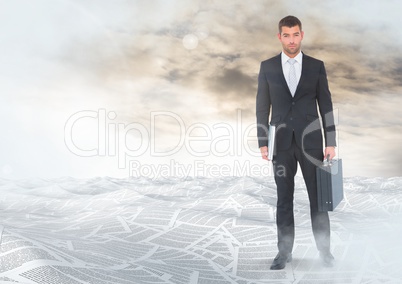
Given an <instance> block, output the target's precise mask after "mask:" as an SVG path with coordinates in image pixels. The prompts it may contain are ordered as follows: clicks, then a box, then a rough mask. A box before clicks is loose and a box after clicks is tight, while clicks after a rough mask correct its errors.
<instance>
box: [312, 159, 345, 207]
mask: <svg viewBox="0 0 402 284" xmlns="http://www.w3.org/2000/svg"><path fill="white" fill-rule="evenodd" d="M317 191H318V192H317V195H318V211H333V210H334V209H335V207H336V206H338V204H339V203H340V202H341V201H342V199H343V176H342V160H341V159H339V160H332V161H329V160H328V159H327V160H326V161H325V162H324V163H323V164H322V165H321V166H319V167H317Z"/></svg>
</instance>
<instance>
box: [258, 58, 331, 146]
mask: <svg viewBox="0 0 402 284" xmlns="http://www.w3.org/2000/svg"><path fill="white" fill-rule="evenodd" d="M317 105H318V107H319V112H320V115H321V118H322V125H323V130H324V136H325V146H335V145H336V143H335V125H334V118H333V113H332V110H333V109H332V101H331V93H330V91H329V88H328V81H327V74H326V71H325V67H324V63H323V62H322V61H320V60H317V59H315V58H313V57H310V56H307V55H305V54H304V53H303V62H302V72H301V77H300V81H299V84H298V86H297V89H296V92H295V95H294V97H292V95H291V93H290V90H289V88H288V85H287V83H286V80H285V77H284V75H283V71H282V63H281V54H279V55H277V56H275V57H272V58H271V59H268V60H266V61H263V62H262V63H261V68H260V73H259V76H258V91H257V110H256V114H257V135H258V145H259V147H263V146H267V145H268V118H269V115H270V114H271V122H270V123H271V124H272V125H275V126H276V139H275V140H276V149H277V150H286V149H288V148H289V147H290V146H291V143H292V138H293V133H294V136H295V140H296V143H297V145H298V146H299V147H301V148H303V149H322V148H323V138H322V131H321V125H320V122H319V116H318V111H317ZM271 107H272V113H271Z"/></svg>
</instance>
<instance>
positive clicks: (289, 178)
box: [273, 135, 330, 253]
mask: <svg viewBox="0 0 402 284" xmlns="http://www.w3.org/2000/svg"><path fill="white" fill-rule="evenodd" d="M305 151H306V152H307V153H308V154H309V155H310V156H312V157H314V158H315V159H317V160H320V161H322V160H323V156H324V155H323V151H322V150H317V149H316V150H305ZM297 163H299V165H300V168H301V171H302V174H303V178H304V181H305V184H306V188H307V193H308V198H309V202H310V217H311V225H312V229H313V235H314V239H315V242H316V246H317V249H318V250H320V251H325V250H329V249H330V222H329V216H328V212H319V211H318V200H317V177H316V166H315V165H314V164H313V163H312V162H311V161H310V160H309V159H308V158H307V157H306V155H305V154H304V153H303V151H302V150H301V149H300V147H298V146H297V144H296V141H295V138H294V135H293V141H292V144H291V147H290V148H289V149H287V150H284V151H277V152H276V155H275V156H274V157H273V166H274V175H275V182H276V186H277V210H276V224H277V229H278V249H279V252H280V253H291V252H292V250H293V243H294V238H295V224H294V214H293V199H294V190H295V188H294V177H295V175H296V172H297Z"/></svg>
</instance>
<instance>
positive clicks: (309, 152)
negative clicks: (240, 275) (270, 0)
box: [256, 16, 336, 270]
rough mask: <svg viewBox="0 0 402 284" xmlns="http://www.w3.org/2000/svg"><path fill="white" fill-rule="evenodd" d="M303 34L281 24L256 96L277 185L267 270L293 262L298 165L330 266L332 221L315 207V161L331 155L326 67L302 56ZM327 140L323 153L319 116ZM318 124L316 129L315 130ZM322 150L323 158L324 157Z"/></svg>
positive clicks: (292, 24)
mask: <svg viewBox="0 0 402 284" xmlns="http://www.w3.org/2000/svg"><path fill="white" fill-rule="evenodd" d="M303 36H304V32H303V30H302V24H301V22H300V20H299V19H298V18H296V17H294V16H287V17H285V18H283V19H282V20H280V22H279V33H278V39H279V41H280V42H281V44H282V52H281V53H280V54H279V55H277V56H275V57H273V58H270V59H268V60H266V61H263V62H262V63H261V67H260V73H259V76H258V91H257V104H256V115H257V135H258V144H259V147H260V150H261V155H262V158H263V159H266V160H267V159H268V147H267V145H268V125H269V124H268V120H269V116H270V115H271V120H270V124H271V125H275V126H276V139H275V142H276V143H275V152H274V156H273V169H274V176H275V182H276V186H277V210H276V224H277V230H278V250H279V252H278V254H277V256H276V257H275V259H274V261H273V263H272V265H271V269H272V270H278V269H283V268H285V266H286V263H288V262H290V261H291V260H292V250H293V243H294V238H295V228H294V215H293V197H294V177H295V175H296V171H297V164H299V165H300V169H301V172H302V174H303V178H304V181H305V184H306V187H307V192H308V197H309V202H310V215H311V224H312V229H313V235H314V238H315V242H316V246H317V249H318V251H319V255H320V258H321V260H322V261H323V263H324V265H326V266H332V264H333V261H334V257H333V255H332V254H331V251H330V222H329V217H328V213H327V212H319V211H318V204H317V202H318V201H317V185H316V164H317V163H316V162H314V161H322V160H323V157H324V156H325V157H327V156H328V155H329V158H330V159H332V158H333V157H334V156H335V146H336V144H335V126H334V121H333V115H332V110H333V109H332V100H331V93H330V91H329V87H328V81H327V75H326V71H325V67H324V63H323V62H322V61H320V60H317V59H315V58H313V57H310V56H308V55H306V54H304V53H303V52H301V42H302V40H303ZM317 106H318V109H317ZM318 113H320V116H321V118H322V127H323V133H324V138H325V149H323V148H324V143H323V137H322V131H321V127H320V124H319V115H318ZM317 125H318V126H317ZM323 150H324V153H323Z"/></svg>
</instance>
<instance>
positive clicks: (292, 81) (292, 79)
mask: <svg viewBox="0 0 402 284" xmlns="http://www.w3.org/2000/svg"><path fill="white" fill-rule="evenodd" d="M288 62H289V64H290V68H289V90H290V93H291V94H292V96H294V95H295V92H296V88H297V79H296V69H295V63H296V59H294V58H289V59H288Z"/></svg>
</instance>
